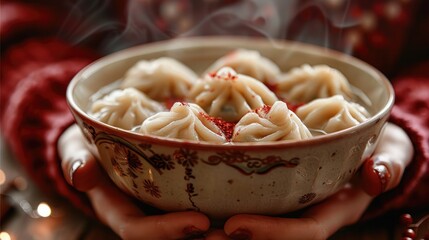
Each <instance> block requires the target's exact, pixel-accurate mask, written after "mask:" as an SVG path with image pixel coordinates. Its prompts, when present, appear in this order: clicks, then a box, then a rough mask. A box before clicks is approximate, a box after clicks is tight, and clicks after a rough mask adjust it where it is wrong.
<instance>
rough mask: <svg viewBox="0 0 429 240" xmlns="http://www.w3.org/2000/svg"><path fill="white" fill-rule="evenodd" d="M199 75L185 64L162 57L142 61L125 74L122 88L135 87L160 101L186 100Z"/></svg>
mask: <svg viewBox="0 0 429 240" xmlns="http://www.w3.org/2000/svg"><path fill="white" fill-rule="evenodd" d="M197 78H198V77H197V75H196V74H195V73H194V72H193V71H192V70H191V69H190V68H188V67H187V66H185V65H184V64H183V63H181V62H179V61H177V60H175V59H173V58H167V57H162V58H158V59H154V60H150V61H148V60H141V61H139V62H138V63H136V64H135V65H134V66H133V67H131V68H130V69H129V70H128V71H127V72H126V74H125V76H124V79H123V82H122V84H121V87H122V88H128V87H134V88H137V89H138V90H140V91H142V92H143V93H145V94H146V95H148V96H149V97H150V98H152V99H154V100H158V101H162V100H166V99H172V98H173V99H174V98H179V99H180V98H184V97H185V96H186V95H187V94H188V92H189V89H190V88H191V86H192V85H193V84H194V83H195V82H196V80H197Z"/></svg>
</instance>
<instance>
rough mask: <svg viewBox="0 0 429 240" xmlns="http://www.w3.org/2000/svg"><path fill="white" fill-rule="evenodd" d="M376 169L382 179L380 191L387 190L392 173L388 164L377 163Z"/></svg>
mask: <svg viewBox="0 0 429 240" xmlns="http://www.w3.org/2000/svg"><path fill="white" fill-rule="evenodd" d="M374 171H375V172H376V173H377V175H378V178H379V180H380V188H381V189H380V193H382V192H384V191H386V188H387V184H388V183H389V180H390V173H389V170H387V168H386V166H384V165H382V164H375V165H374Z"/></svg>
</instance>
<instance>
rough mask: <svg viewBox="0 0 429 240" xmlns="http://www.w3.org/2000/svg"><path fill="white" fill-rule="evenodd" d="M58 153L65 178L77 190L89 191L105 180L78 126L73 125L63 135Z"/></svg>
mask: <svg viewBox="0 0 429 240" xmlns="http://www.w3.org/2000/svg"><path fill="white" fill-rule="evenodd" d="M58 152H59V155H60V158H61V159H62V160H61V168H62V170H63V174H64V177H65V179H66V180H67V182H68V183H69V184H71V185H72V186H74V187H75V188H76V189H78V190H80V191H87V190H89V189H91V188H93V187H94V186H95V185H96V184H97V182H98V181H100V180H101V179H103V178H104V176H103V174H102V171H101V169H100V167H99V165H98V163H97V161H96V160H95V158H94V156H93V155H92V154H91V153H90V152H89V150H88V149H87V148H86V145H85V144H84V137H83V135H82V133H81V131H80V129H79V127H78V126H77V125H72V126H71V127H69V128H68V129H67V130H66V131H65V132H64V133H63V134H62V135H61V137H60V139H59V140H58Z"/></svg>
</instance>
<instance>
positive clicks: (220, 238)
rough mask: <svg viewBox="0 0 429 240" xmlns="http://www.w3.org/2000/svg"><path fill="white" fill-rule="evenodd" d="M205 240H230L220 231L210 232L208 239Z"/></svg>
mask: <svg viewBox="0 0 429 240" xmlns="http://www.w3.org/2000/svg"><path fill="white" fill-rule="evenodd" d="M204 239H205V240H229V238H228V236H227V235H226V234H225V232H224V231H222V230H220V229H214V230H210V231H209V232H208V233H207V237H206V238H204Z"/></svg>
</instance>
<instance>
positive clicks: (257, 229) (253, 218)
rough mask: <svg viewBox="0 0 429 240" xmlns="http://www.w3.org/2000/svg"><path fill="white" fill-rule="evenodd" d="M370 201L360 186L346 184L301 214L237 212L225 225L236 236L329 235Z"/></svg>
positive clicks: (354, 219) (278, 237)
mask: <svg viewBox="0 0 429 240" xmlns="http://www.w3.org/2000/svg"><path fill="white" fill-rule="evenodd" d="M370 201H371V197H370V196H368V195H367V194H366V193H364V192H363V191H362V190H360V189H359V188H345V189H343V190H341V191H340V192H338V193H336V194H335V195H333V196H331V197H330V198H328V199H326V200H325V201H323V202H321V203H319V204H317V205H315V206H312V207H310V208H309V210H307V211H306V213H305V214H304V215H303V216H302V217H301V218H279V217H267V216H258V215H236V216H233V217H232V218H230V219H229V220H228V221H227V222H226V223H225V227H224V229H225V233H226V234H227V235H228V236H229V237H231V238H232V239H326V238H328V237H329V236H331V235H332V234H333V233H335V232H336V231H337V230H338V229H340V228H341V227H343V226H345V225H348V224H351V223H354V222H356V221H357V220H358V219H359V218H360V216H361V214H362V213H363V212H364V211H365V209H366V208H367V206H368V205H369V203H370ZM246 235H247V236H249V237H247V238H246V237H245V236H246ZM236 236H238V237H236Z"/></svg>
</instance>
